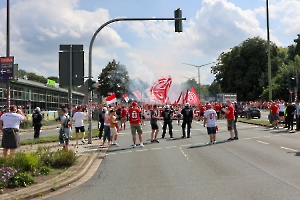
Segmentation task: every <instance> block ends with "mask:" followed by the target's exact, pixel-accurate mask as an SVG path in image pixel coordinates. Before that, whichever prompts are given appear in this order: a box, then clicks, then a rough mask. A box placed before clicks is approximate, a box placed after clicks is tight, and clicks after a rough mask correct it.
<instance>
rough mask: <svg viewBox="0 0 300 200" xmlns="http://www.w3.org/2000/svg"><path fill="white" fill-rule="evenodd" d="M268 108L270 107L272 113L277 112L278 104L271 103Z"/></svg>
mask: <svg viewBox="0 0 300 200" xmlns="http://www.w3.org/2000/svg"><path fill="white" fill-rule="evenodd" d="M270 109H271V113H272V114H277V113H278V106H277V105H271V106H270Z"/></svg>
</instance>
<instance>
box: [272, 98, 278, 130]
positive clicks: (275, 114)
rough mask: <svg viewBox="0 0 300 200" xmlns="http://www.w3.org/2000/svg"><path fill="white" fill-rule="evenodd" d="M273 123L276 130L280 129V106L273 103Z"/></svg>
mask: <svg viewBox="0 0 300 200" xmlns="http://www.w3.org/2000/svg"><path fill="white" fill-rule="evenodd" d="M270 114H271V122H272V124H273V126H274V129H278V105H276V103H275V102H272V104H271V106H270Z"/></svg>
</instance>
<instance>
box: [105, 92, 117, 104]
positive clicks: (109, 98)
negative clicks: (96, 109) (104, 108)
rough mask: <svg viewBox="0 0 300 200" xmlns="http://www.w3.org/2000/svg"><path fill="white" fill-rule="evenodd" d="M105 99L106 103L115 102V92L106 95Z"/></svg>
mask: <svg viewBox="0 0 300 200" xmlns="http://www.w3.org/2000/svg"><path fill="white" fill-rule="evenodd" d="M105 101H106V103H107V104H112V103H115V102H117V97H116V94H112V95H110V96H109V97H107V98H106V99H105Z"/></svg>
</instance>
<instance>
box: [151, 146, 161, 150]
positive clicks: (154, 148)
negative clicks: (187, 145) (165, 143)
mask: <svg viewBox="0 0 300 200" xmlns="http://www.w3.org/2000/svg"><path fill="white" fill-rule="evenodd" d="M157 149H162V148H161V147H160V148H151V150H157Z"/></svg>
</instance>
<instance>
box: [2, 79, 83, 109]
mask: <svg viewBox="0 0 300 200" xmlns="http://www.w3.org/2000/svg"><path fill="white" fill-rule="evenodd" d="M6 97H7V95H6V82H0V105H1V106H2V107H3V106H5V105H6ZM84 97H85V95H84V94H83V93H80V92H76V91H73V103H74V105H76V104H78V105H82V104H83V103H84V102H83V101H84ZM10 102H11V104H14V105H17V106H19V105H21V106H23V108H24V111H25V113H31V109H34V108H36V107H40V108H41V110H58V109H60V106H61V104H68V90H67V89H64V88H60V87H57V86H50V85H48V84H43V83H39V82H35V81H30V80H26V79H18V80H11V83H10Z"/></svg>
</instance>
